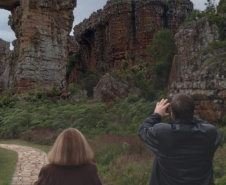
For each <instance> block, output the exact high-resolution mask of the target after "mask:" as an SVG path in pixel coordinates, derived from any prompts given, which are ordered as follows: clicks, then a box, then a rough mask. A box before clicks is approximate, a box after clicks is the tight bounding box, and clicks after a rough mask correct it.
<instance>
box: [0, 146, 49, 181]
mask: <svg viewBox="0 0 226 185" xmlns="http://www.w3.org/2000/svg"><path fill="white" fill-rule="evenodd" d="M0 147H2V148H6V149H9V150H13V151H16V152H17V153H18V161H17V165H16V170H15V172H14V175H13V179H12V183H11V185H33V184H34V182H35V181H36V180H37V179H38V174H39V171H40V169H41V167H42V166H44V165H45V164H47V163H48V162H47V156H46V153H44V152H42V151H41V150H38V149H35V148H31V147H26V146H21V145H11V144H0Z"/></svg>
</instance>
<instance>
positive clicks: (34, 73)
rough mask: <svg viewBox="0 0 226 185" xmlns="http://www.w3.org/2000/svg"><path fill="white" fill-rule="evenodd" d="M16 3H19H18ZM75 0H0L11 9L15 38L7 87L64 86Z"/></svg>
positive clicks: (10, 23) (62, 87)
mask: <svg viewBox="0 0 226 185" xmlns="http://www.w3.org/2000/svg"><path fill="white" fill-rule="evenodd" d="M18 2H19V3H18ZM75 6H76V0H52V1H48V0H29V1H27V0H20V1H15V0H14V1H1V2H0V8H4V9H7V10H10V11H11V13H12V15H11V16H10V20H9V25H10V26H11V28H12V30H13V31H14V32H15V35H16V38H17V40H16V41H14V42H13V45H14V51H13V56H12V58H11V59H10V61H8V62H9V63H11V65H10V69H9V73H10V80H9V84H8V87H5V88H10V87H17V88H18V91H19V92H23V91H25V90H29V89H34V88H35V86H36V85H37V84H40V85H42V86H50V85H54V84H55V85H57V86H58V87H60V89H62V90H63V89H64V88H65V74H66V61H67V58H68V51H69V49H68V41H69V33H70V31H71V28H72V23H73V20H74V17H73V9H74V7H75Z"/></svg>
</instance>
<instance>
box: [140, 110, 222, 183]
mask: <svg viewBox="0 0 226 185" xmlns="http://www.w3.org/2000/svg"><path fill="white" fill-rule="evenodd" d="M160 121H161V116H160V115H159V114H158V113H154V114H152V115H151V116H150V117H149V118H147V120H146V121H145V122H144V123H143V124H142V125H141V127H140V128H139V130H138V135H139V137H140V138H141V139H142V140H143V141H144V142H145V144H146V145H147V147H149V148H150V149H151V150H153V151H154V153H155V160H154V164H153V170H152V177H151V182H150V185H213V184H214V183H213V167H212V160H213V156H214V152H215V151H216V149H217V147H218V145H219V143H220V141H221V140H222V135H221V134H220V133H219V131H218V130H217V128H216V127H215V126H213V125H211V124H208V123H207V122H205V121H204V120H201V119H199V118H198V117H196V116H194V117H193V120H192V121H173V122H171V123H160Z"/></svg>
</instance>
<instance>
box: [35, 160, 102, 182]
mask: <svg viewBox="0 0 226 185" xmlns="http://www.w3.org/2000/svg"><path fill="white" fill-rule="evenodd" d="M34 185H101V181H100V179H99V176H98V174H97V168H96V165H95V164H93V163H88V164H84V165H80V166H59V165H54V164H48V165H46V166H44V167H42V169H41V171H40V173H39V177H38V181H37V182H35V184H34Z"/></svg>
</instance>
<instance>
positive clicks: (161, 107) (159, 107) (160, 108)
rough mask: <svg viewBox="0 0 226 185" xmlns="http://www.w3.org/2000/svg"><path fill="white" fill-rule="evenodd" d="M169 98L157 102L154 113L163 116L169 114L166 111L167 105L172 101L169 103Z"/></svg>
mask: <svg viewBox="0 0 226 185" xmlns="http://www.w3.org/2000/svg"><path fill="white" fill-rule="evenodd" d="M167 101H168V99H162V100H161V101H160V102H157V104H156V107H155V111H154V113H158V114H159V115H160V116H161V117H166V116H169V113H167V112H166V109H167V107H169V105H170V103H167Z"/></svg>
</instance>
